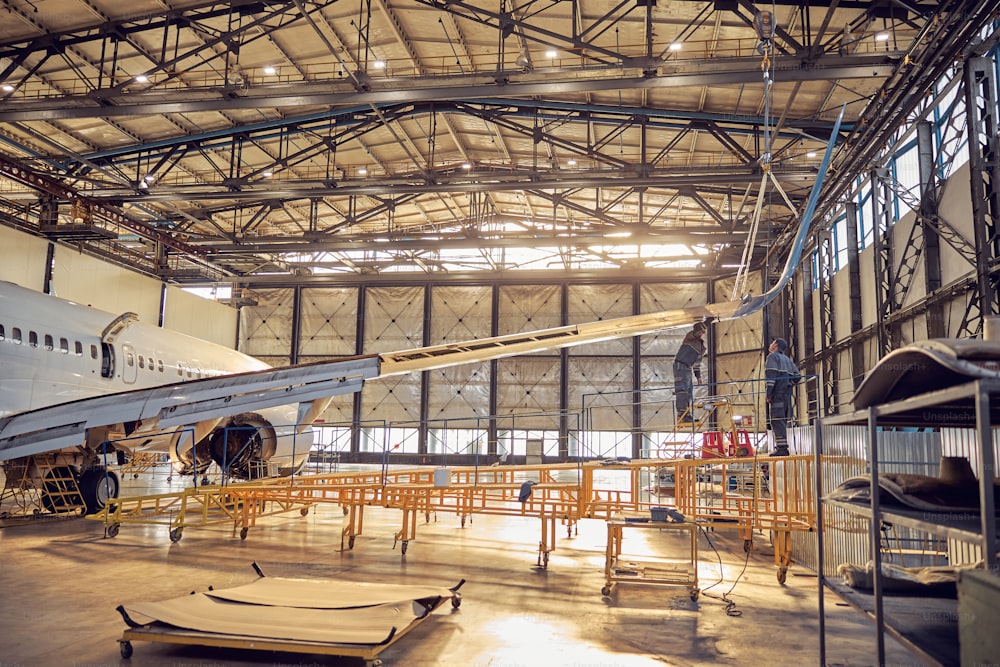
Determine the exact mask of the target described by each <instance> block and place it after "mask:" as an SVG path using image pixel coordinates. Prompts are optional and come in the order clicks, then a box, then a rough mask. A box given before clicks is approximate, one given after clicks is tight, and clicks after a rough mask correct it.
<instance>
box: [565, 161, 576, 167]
mask: <svg viewBox="0 0 1000 667" xmlns="http://www.w3.org/2000/svg"><path fill="white" fill-rule="evenodd" d="M566 164H568V165H569V166H571V167H575V166H576V160H567V161H566Z"/></svg>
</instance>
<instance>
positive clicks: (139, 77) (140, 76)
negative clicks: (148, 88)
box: [135, 74, 149, 83]
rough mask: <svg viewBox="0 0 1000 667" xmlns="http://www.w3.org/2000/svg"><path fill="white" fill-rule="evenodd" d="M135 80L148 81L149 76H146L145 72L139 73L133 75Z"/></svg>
mask: <svg viewBox="0 0 1000 667" xmlns="http://www.w3.org/2000/svg"><path fill="white" fill-rule="evenodd" d="M135 80H136V81H138V82H139V83H146V82H147V81H149V77H147V76H146V75H145V74H140V75H139V76H137V77H135Z"/></svg>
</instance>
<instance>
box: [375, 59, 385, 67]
mask: <svg viewBox="0 0 1000 667" xmlns="http://www.w3.org/2000/svg"><path fill="white" fill-rule="evenodd" d="M372 67H374V68H375V69H385V61H384V60H376V61H375V62H373V63H372Z"/></svg>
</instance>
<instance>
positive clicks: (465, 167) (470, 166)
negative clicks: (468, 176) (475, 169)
mask: <svg viewBox="0 0 1000 667" xmlns="http://www.w3.org/2000/svg"><path fill="white" fill-rule="evenodd" d="M462 169H472V165H471V164H469V163H468V162H464V163H463V164H462Z"/></svg>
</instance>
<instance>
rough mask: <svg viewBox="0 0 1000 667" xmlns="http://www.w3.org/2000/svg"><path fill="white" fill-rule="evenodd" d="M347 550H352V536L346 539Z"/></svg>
mask: <svg viewBox="0 0 1000 667" xmlns="http://www.w3.org/2000/svg"><path fill="white" fill-rule="evenodd" d="M347 548H348V549H353V548H354V536H353V535H351V536H350V537H348V538H347Z"/></svg>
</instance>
